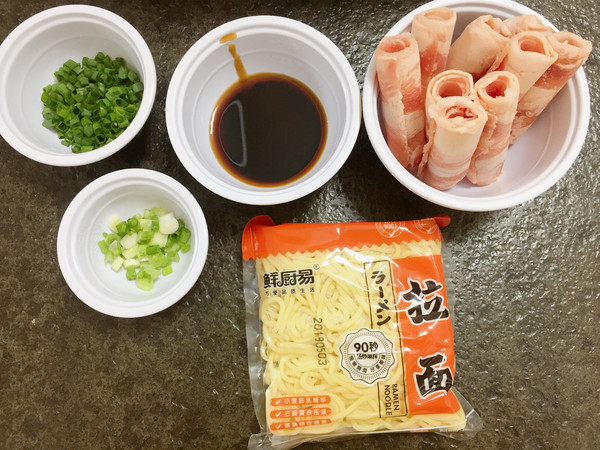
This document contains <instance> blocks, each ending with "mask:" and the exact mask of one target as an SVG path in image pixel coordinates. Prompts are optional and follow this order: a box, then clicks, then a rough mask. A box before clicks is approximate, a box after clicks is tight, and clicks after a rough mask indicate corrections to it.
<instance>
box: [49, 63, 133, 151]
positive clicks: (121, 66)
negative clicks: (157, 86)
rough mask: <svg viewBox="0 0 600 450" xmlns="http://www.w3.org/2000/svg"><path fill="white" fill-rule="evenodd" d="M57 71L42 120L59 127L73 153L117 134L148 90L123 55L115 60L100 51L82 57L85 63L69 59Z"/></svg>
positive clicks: (88, 149)
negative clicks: (88, 56) (90, 55)
mask: <svg viewBox="0 0 600 450" xmlns="http://www.w3.org/2000/svg"><path fill="white" fill-rule="evenodd" d="M54 76H55V77H56V80H57V82H56V83H54V84H51V85H48V86H45V87H44V88H43V89H42V95H41V100H42V103H43V104H44V108H43V110H42V116H43V118H44V120H43V122H42V125H43V126H44V127H45V128H48V129H52V130H55V131H56V132H57V134H58V137H59V139H60V141H61V143H62V144H63V145H65V146H67V147H71V151H72V152H74V153H83V152H88V151H91V150H95V149H97V148H99V147H102V146H103V145H106V144H108V143H109V142H112V141H113V140H114V139H115V138H117V137H118V136H119V135H120V134H121V133H122V132H123V131H124V130H125V129H126V128H127V127H128V126H129V124H130V123H131V121H132V120H133V118H134V117H135V115H136V114H137V111H138V109H139V107H140V104H141V101H142V96H143V93H144V85H143V83H142V82H141V81H140V79H139V77H138V75H137V74H136V73H135V72H133V71H132V70H129V69H128V68H127V66H126V65H125V61H124V60H123V58H115V59H114V60H113V59H111V58H110V57H109V56H107V55H105V54H104V53H102V52H99V53H98V54H96V56H95V57H94V58H87V57H84V58H83V60H82V62H81V64H79V63H77V62H75V61H73V60H71V59H69V60H68V61H66V62H65V63H64V64H63V65H62V67H60V68H59V69H58V70H57V71H56V72H55V73H54ZM84 119H87V120H86V121H84Z"/></svg>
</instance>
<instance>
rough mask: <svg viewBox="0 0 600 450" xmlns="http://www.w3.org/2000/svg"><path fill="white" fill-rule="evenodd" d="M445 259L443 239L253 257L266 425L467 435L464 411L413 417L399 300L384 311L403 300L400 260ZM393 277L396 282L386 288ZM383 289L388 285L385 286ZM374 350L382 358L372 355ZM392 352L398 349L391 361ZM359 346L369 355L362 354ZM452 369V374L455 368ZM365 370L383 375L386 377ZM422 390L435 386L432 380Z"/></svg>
mask: <svg viewBox="0 0 600 450" xmlns="http://www.w3.org/2000/svg"><path fill="white" fill-rule="evenodd" d="M440 251H441V242H440V241H439V240H420V241H412V242H400V243H394V244H391V245H388V244H384V245H379V246H364V247H362V248H360V249H357V248H353V249H348V248H343V249H335V250H331V251H313V252H305V253H300V252H296V253H294V254H291V253H287V254H285V255H284V254H278V255H268V256H265V257H259V258H256V273H257V279H258V291H259V295H260V312H259V316H260V320H261V324H262V345H261V349H260V351H261V356H262V358H263V360H264V361H265V364H266V366H265V372H264V383H265V384H266V392H265V394H266V398H265V402H266V419H267V425H268V427H269V431H270V432H271V433H273V434H275V435H282V436H285V435H295V434H299V433H306V434H319V435H323V434H336V433H338V432H340V431H341V430H345V431H349V432H373V431H377V430H422V429H438V430H446V431H455V430H459V429H461V428H463V427H464V424H465V414H464V412H463V409H462V408H461V407H460V406H458V407H457V410H456V411H453V412H450V413H433V412H429V413H428V412H427V408H424V410H423V411H420V412H418V413H415V414H413V413H412V412H411V411H410V409H411V407H410V402H409V401H408V399H407V398H406V397H407V383H408V382H410V381H412V380H407V379H406V378H407V375H406V373H405V366H404V364H405V361H404V358H405V356H404V355H403V354H402V351H401V349H402V348H403V345H404V346H406V344H407V342H403V339H406V338H405V337H403V335H402V332H401V331H402V330H401V329H400V328H401V323H402V322H401V321H400V320H399V316H400V312H399V308H398V305H397V303H398V301H395V302H388V303H383V302H382V299H383V298H384V297H385V298H386V299H390V298H396V297H398V295H399V294H400V293H399V292H395V290H396V289H397V287H396V286H394V284H393V283H392V282H390V281H389V280H391V278H392V277H393V274H392V272H393V271H394V270H396V269H394V267H395V266H396V265H397V264H396V262H397V261H399V260H400V261H405V262H406V261H408V262H410V260H411V259H415V258H419V257H421V258H422V257H426V256H433V255H440ZM386 275H387V278H388V279H389V280H388V281H387V282H384V281H383V280H384V279H385V277H386ZM286 277H287V279H286ZM377 280H382V281H381V284H380V285H377ZM384 313H385V314H387V317H386V318H384V317H383V316H384ZM380 316H381V317H380ZM361 330H362V331H361ZM361 332H362V333H363V334H365V333H366V334H365V336H367V338H366V339H365V338H363V337H364V336H362V335H360V333H361ZM357 333H358V334H357ZM451 344H452V343H450V345H451ZM369 346H371V348H372V347H376V348H377V350H378V351H379V353H377V354H375V356H373V353H372V352H371V353H369V352H368V350H369ZM386 346H388V347H389V348H390V349H391V350H388V351H387V353H384V352H382V350H383V348H384V347H386ZM361 347H363V350H365V349H366V350H367V352H362V353H361ZM386 348H387V347H386ZM344 352H346V354H344ZM434 356H435V355H434ZM358 358H363V361H359V360H358ZM369 358H371V360H369ZM378 358H379V359H378ZM452 358H453V357H452ZM376 360H377V361H376ZM419 361H420V363H422V361H424V359H423V358H422V359H420V360H419ZM428 361H429V360H428ZM451 365H452V371H453V370H454V367H453V365H454V363H453V359H452V364H451ZM420 367H421V368H423V367H424V369H423V373H426V371H427V370H429V373H432V372H431V370H433V369H432V367H431V366H426V365H421V366H420ZM428 367H429V368H428ZM438 367H439V366H438ZM361 371H362V372H361ZM368 371H372V372H378V373H379V375H378V376H380V378H377V376H374V378H373V377H371V374H370V373H366V372H368ZM363 372H365V373H363ZM369 377H371V378H369ZM446 381H447V380H446ZM438 382H439V380H438ZM423 384H424V385H425V387H428V386H429V387H430V384H431V380H429V385H428V384H427V382H425V383H423ZM447 390H448V389H446V390H445V391H444V394H445V393H446V391H447ZM432 411H433V410H432Z"/></svg>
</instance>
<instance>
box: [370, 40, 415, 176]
mask: <svg viewBox="0 0 600 450" xmlns="http://www.w3.org/2000/svg"><path fill="white" fill-rule="evenodd" d="M419 59H420V58H419V49H418V46H417V42H416V41H415V39H414V38H413V37H412V36H411V35H410V33H402V34H400V35H398V36H386V37H384V38H383V39H382V40H381V42H380V43H379V45H378V46H377V49H376V50H375V69H376V72H377V80H378V83H379V92H380V98H381V110H382V115H383V121H384V124H385V133H386V141H387V144H388V146H389V147H390V150H391V151H392V153H393V154H394V156H395V157H396V159H397V160H398V161H399V162H400V164H402V166H404V167H405V168H407V169H409V170H410V169H414V168H416V167H417V166H418V164H419V161H420V160H421V156H422V153H423V145H424V144H425V131H424V129H425V110H424V105H423V101H422V96H421V68H420V60H419Z"/></svg>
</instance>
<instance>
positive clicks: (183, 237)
mask: <svg viewBox="0 0 600 450" xmlns="http://www.w3.org/2000/svg"><path fill="white" fill-rule="evenodd" d="M108 227H109V229H110V230H111V232H104V233H102V237H103V238H104V239H102V240H100V241H99V242H98V246H99V247H100V251H101V252H102V253H103V254H104V262H105V263H106V264H109V265H110V266H111V268H112V269H113V270H114V271H116V272H118V271H119V270H121V269H125V277H126V278H127V279H128V280H130V281H133V280H135V282H136V285H137V287H138V288H140V289H142V290H145V291H149V290H151V289H152V288H153V286H154V282H155V281H156V280H157V279H158V278H159V277H160V275H161V274H162V275H163V276H167V275H169V274H171V273H173V267H172V263H175V262H179V260H180V255H179V252H182V253H186V252H187V251H189V249H190V247H191V246H190V244H189V242H188V241H189V239H190V237H191V232H190V230H189V229H188V228H186V226H185V223H184V222H183V220H181V219H176V218H175V216H174V215H173V213H171V212H169V213H168V212H166V211H165V210H164V209H163V208H150V209H146V210H144V213H143V214H136V215H134V216H133V217H130V218H129V219H127V220H121V219H120V218H119V217H117V216H112V217H110V218H109V220H108ZM161 230H162V231H161Z"/></svg>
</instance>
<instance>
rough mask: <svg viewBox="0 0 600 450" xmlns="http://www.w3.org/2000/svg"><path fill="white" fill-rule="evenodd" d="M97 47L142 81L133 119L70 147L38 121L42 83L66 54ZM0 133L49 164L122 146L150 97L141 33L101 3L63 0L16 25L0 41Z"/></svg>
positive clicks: (71, 162) (151, 70)
mask: <svg viewBox="0 0 600 450" xmlns="http://www.w3.org/2000/svg"><path fill="white" fill-rule="evenodd" d="M99 51H101V52H103V53H105V54H106V55H108V56H110V57H111V58H116V57H122V58H124V59H125V62H126V64H127V66H128V67H129V68H130V69H132V70H135V71H136V72H137V74H138V75H139V77H140V79H141V81H142V82H143V83H144V94H143V98H142V102H141V105H140V108H139V111H138V112H137V115H136V116H135V118H134V120H133V121H132V122H131V124H130V125H129V126H128V127H127V129H126V130H125V131H123V133H122V134H121V135H120V136H119V137H117V138H116V139H115V140H114V141H112V142H110V143H108V144H106V145H105V146H103V147H101V148H98V149H96V150H92V151H90V152H86V153H73V152H72V151H71V149H70V148H69V147H66V146H64V145H62V144H61V143H60V139H59V138H58V136H57V134H56V133H55V132H54V131H51V130H48V129H46V128H44V127H43V126H42V121H43V118H42V108H43V105H42V102H41V100H40V97H41V95H42V89H43V88H44V86H47V85H49V84H52V83H54V82H56V79H55V77H54V72H55V71H56V70H58V68H59V67H61V66H62V65H63V63H64V62H65V61H67V60H68V59H72V60H74V61H76V62H81V60H82V59H83V57H84V56H87V57H90V58H93V57H94V56H95V55H96V53H98V52H99ZM0 92H2V95H0V134H2V137H3V138H4V139H5V140H6V141H7V142H8V143H9V144H10V145H11V146H12V147H13V148H14V149H15V150H17V151H18V152H19V153H21V154H23V155H25V156H26V157H28V158H31V159H33V160H35V161H38V162H41V163H44V164H49V165H53V166H79V165H82V164H88V163H92V162H95V161H99V160H101V159H104V158H106V157H108V156H110V155H112V154H114V153H115V152H117V151H119V150H120V149H122V148H123V147H124V146H125V145H126V144H127V143H129V142H130V141H131V140H132V139H133V138H134V137H135V135H136V134H137V133H138V132H139V131H140V130H141V129H142V127H143V125H144V123H145V122H146V119H147V118H148V115H149V114H150V111H151V109H152V105H153V103H154V96H155V93H156V69H155V67H154V59H153V58H152V54H151V53H150V49H149V48H148V46H147V45H146V42H145V41H144V39H143V38H142V36H141V35H140V34H139V33H138V32H137V31H136V29H135V28H134V27H133V26H131V25H130V24H129V23H128V22H126V21H125V20H124V19H122V18H121V17H119V16H118V15H116V14H114V13H112V12H110V11H107V10H105V9H101V8H97V7H93V6H85V5H69V6H59V7H56V8H51V9H47V10H45V11H42V12H40V13H38V14H36V15H34V16H32V17H30V18H29V19H27V20H26V21H24V22H23V23H21V24H20V25H19V26H17V27H16V28H15V29H14V30H13V31H12V32H11V33H10V34H9V35H8V37H7V38H6V39H5V40H4V42H2V45H0Z"/></svg>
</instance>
